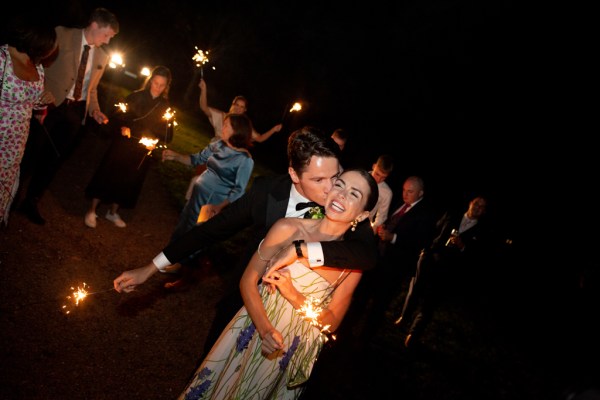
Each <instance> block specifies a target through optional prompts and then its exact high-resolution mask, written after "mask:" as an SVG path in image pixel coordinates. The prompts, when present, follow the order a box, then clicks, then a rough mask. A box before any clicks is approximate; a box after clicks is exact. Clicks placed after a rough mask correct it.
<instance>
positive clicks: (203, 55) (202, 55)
mask: <svg viewBox="0 0 600 400" xmlns="http://www.w3.org/2000/svg"><path fill="white" fill-rule="evenodd" d="M194 48H195V49H196V54H194V56H193V57H192V60H194V61H195V62H196V67H199V68H200V79H204V69H203V68H202V66H203V65H204V64H206V63H207V62H208V57H207V56H208V51H206V52H204V51H203V50H200V49H199V48H198V46H194Z"/></svg>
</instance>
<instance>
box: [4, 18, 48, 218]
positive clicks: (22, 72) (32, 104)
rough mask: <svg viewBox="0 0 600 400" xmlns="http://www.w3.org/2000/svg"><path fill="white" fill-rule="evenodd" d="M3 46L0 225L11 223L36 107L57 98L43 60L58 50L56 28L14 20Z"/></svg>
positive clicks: (8, 29) (43, 105)
mask: <svg viewBox="0 0 600 400" xmlns="http://www.w3.org/2000/svg"><path fill="white" fill-rule="evenodd" d="M5 28H6V29H5V30H6V32H5V35H6V36H5V37H4V38H3V39H5V40H3V41H2V42H4V44H2V45H1V46H0V226H1V225H4V226H6V225H7V224H8V217H9V212H10V208H11V206H12V205H13V201H14V199H15V197H16V195H17V190H18V188H19V177H20V166H21V160H22V159H23V154H24V152H25V146H26V143H27V138H28V136H29V126H30V121H31V118H32V113H33V110H34V109H42V108H45V107H46V105H47V104H48V103H51V102H53V101H54V96H53V94H52V93H51V92H49V91H45V90H44V76H45V68H44V66H43V65H42V60H43V59H44V58H47V57H49V56H50V55H51V54H52V53H54V52H56V51H57V47H58V43H57V40H56V32H55V31H54V28H52V27H48V26H43V25H39V26H27V25H24V24H21V23H15V25H14V26H10V27H5Z"/></svg>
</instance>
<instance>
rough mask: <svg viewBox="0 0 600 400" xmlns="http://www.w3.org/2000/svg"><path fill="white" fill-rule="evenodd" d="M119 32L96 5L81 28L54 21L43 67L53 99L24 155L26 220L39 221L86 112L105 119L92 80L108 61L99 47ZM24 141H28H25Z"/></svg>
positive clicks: (108, 14) (110, 15)
mask: <svg viewBox="0 0 600 400" xmlns="http://www.w3.org/2000/svg"><path fill="white" fill-rule="evenodd" d="M118 32H119V22H118V21H117V18H116V17H115V15H114V14H113V13H111V12H110V11H108V10H106V9H104V8H97V9H95V10H94V11H93V12H92V14H91V15H90V19H89V21H88V24H87V26H86V27H85V28H83V29H80V28H67V27H64V26H57V27H56V35H57V39H58V46H59V49H58V55H57V57H56V59H55V60H54V61H53V62H52V64H51V65H50V66H49V67H48V68H46V82H45V85H44V86H45V87H44V88H45V90H47V91H50V92H51V93H52V94H53V95H54V97H55V99H56V101H55V104H54V105H51V106H49V107H48V114H47V115H46V116H45V117H44V122H43V125H44V128H45V130H46V131H47V132H48V135H46V134H43V135H41V137H39V136H40V135H36V134H35V131H32V135H31V136H30V138H29V139H28V142H34V141H35V143H36V144H35V145H29V146H28V149H27V151H28V152H29V153H31V152H33V153H34V154H27V156H28V158H29V159H30V160H31V162H32V163H34V165H33V166H32V171H31V179H30V181H29V185H28V188H27V192H26V194H25V198H24V199H23V202H22V204H21V206H20V211H22V212H23V213H25V215H26V216H27V218H29V220H30V221H32V222H34V223H36V224H38V225H43V224H45V222H46V220H45V219H44V218H43V217H42V216H41V214H40V212H39V210H38V203H39V201H40V199H41V197H42V195H43V194H44V193H45V191H46V189H47V188H48V186H50V183H51V182H52V180H53V178H54V176H55V175H56V172H57V171H58V169H59V168H60V166H61V165H62V164H63V163H64V161H65V160H66V159H67V158H68V157H69V155H70V154H71V153H72V152H73V150H74V148H75V146H76V144H77V143H78V133H79V132H80V129H81V127H82V125H84V124H85V123H86V119H87V117H88V116H89V117H91V118H93V119H94V120H95V121H96V122H97V123H99V124H105V123H107V122H108V118H107V117H106V115H105V114H104V113H102V111H101V110H100V104H99V102H98V84H99V83H100V79H101V78H102V75H103V74H104V70H105V69H106V66H107V64H108V61H109V55H108V53H107V52H106V51H105V50H104V49H103V48H102V46H103V45H105V44H108V43H109V42H110V40H111V39H112V38H113V37H114V36H115V35H116V34H117V33H118ZM85 47H87V48H88V49H89V50H87V52H88V56H87V60H86V62H84V63H81V61H82V59H83V58H82V53H83V52H84V51H85ZM80 64H82V65H83V66H82V68H81V70H82V73H83V75H82V76H83V81H81V82H82V85H81V91H80V92H79V91H76V86H77V85H76V83H77V82H76V81H77V80H78V79H77V78H78V76H79V69H80ZM28 144H29V143H28Z"/></svg>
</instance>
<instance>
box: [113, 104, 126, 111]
mask: <svg viewBox="0 0 600 400" xmlns="http://www.w3.org/2000/svg"><path fill="white" fill-rule="evenodd" d="M115 107H117V108H118V109H119V110H120V111H121V112H122V113H126V112H127V103H117V104H115Z"/></svg>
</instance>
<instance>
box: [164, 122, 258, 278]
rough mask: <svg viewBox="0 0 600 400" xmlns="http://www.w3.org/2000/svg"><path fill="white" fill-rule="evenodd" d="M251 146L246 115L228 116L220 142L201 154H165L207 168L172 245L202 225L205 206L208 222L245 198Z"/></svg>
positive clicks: (181, 161) (195, 186)
mask: <svg viewBox="0 0 600 400" xmlns="http://www.w3.org/2000/svg"><path fill="white" fill-rule="evenodd" d="M251 145H252V123H251V122H250V119H249V118H248V117H247V116H246V115H244V114H227V115H226V116H225V119H224V121H223V134H222V137H221V139H219V140H216V141H214V142H211V143H210V144H209V145H208V146H206V147H205V148H204V149H203V150H202V151H200V152H199V153H196V154H192V155H184V154H180V153H177V152H175V151H173V150H165V151H163V156H162V158H163V161H166V160H173V161H178V162H180V163H182V164H185V165H189V166H194V167H197V166H198V165H202V164H205V165H206V169H205V170H204V172H202V174H200V175H199V176H198V177H197V178H196V180H195V181H194V186H193V189H192V194H191V196H190V198H189V200H188V201H187V203H186V204H185V207H184V208H183V210H182V211H181V214H180V215H179V222H178V223H177V226H176V227H175V230H174V231H173V233H172V234H171V242H172V241H174V240H176V239H177V238H179V237H181V236H182V235H183V234H184V233H186V232H187V231H189V230H190V229H192V228H193V227H194V226H195V225H196V224H197V223H199V222H203V221H202V220H199V217H200V210H201V209H202V207H203V206H205V208H204V209H203V216H204V215H206V217H205V218H204V220H206V219H208V218H210V217H212V216H214V215H215V214H217V213H218V212H219V211H221V210H222V209H223V207H225V206H227V205H228V204H229V203H231V202H234V201H235V200H237V199H239V198H240V197H242V195H243V194H244V192H245V191H246V186H247V185H248V181H249V180H250V176H251V175H252V169H253V168H254V160H253V159H252V155H251V154H250V152H249V151H248V150H249V149H250V147H251ZM187 261H188V262H189V261H191V259H190V260H187ZM169 284H171V285H172V283H169ZM167 287H169V286H167Z"/></svg>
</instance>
